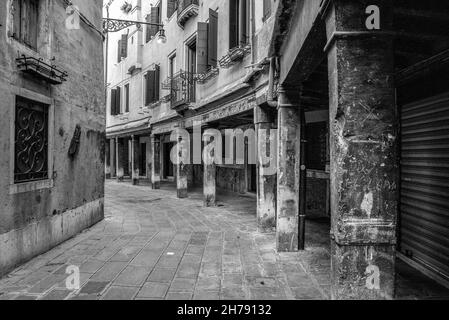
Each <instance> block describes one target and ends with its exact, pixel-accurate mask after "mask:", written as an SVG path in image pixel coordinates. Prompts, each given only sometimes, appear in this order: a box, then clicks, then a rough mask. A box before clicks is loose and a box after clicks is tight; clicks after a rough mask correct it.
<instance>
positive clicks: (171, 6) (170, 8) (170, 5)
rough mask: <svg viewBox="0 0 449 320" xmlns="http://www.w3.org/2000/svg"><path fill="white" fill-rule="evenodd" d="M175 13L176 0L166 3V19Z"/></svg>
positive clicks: (169, 0)
mask: <svg viewBox="0 0 449 320" xmlns="http://www.w3.org/2000/svg"><path fill="white" fill-rule="evenodd" d="M175 11H176V0H168V1H167V18H170V17H171V16H172V15H173V13H174V12H175Z"/></svg>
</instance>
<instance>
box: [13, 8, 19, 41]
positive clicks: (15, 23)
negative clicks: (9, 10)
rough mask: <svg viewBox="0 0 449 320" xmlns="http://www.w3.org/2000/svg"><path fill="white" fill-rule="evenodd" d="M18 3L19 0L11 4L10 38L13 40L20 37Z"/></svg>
mask: <svg viewBox="0 0 449 320" xmlns="http://www.w3.org/2000/svg"><path fill="white" fill-rule="evenodd" d="M20 3H21V0H14V2H13V8H14V11H13V19H14V21H13V31H12V36H13V37H14V38H15V39H19V37H20V20H21V16H20V11H21V10H20Z"/></svg>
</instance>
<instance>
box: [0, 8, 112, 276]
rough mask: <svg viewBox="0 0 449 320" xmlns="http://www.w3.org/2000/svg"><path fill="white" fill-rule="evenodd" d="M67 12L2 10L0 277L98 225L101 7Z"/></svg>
mask: <svg viewBox="0 0 449 320" xmlns="http://www.w3.org/2000/svg"><path fill="white" fill-rule="evenodd" d="M73 3H74V4H75V5H76V6H77V8H79V11H80V12H81V15H77V14H75V15H74V11H73V9H71V8H72V7H70V6H69V1H64V0H58V1H54V0H7V1H2V3H1V4H0V60H1V62H0V93H1V97H2V99H1V102H0V105H1V110H2V112H3V116H2V117H1V120H0V123H1V124H0V128H1V129H0V131H1V133H0V136H1V150H2V152H1V154H0V170H1V172H2V176H3V179H2V180H1V182H0V208H1V209H0V276H2V275H3V274H5V273H6V272H8V271H10V270H11V269H12V268H14V267H15V266H17V265H19V264H21V263H23V262H25V261H27V260H29V259H31V258H32V257H34V256H36V255H38V254H41V253H43V252H46V251H48V250H49V249H50V248H52V247H54V246H56V245H57V244H59V243H61V242H63V241H65V240H67V239H69V238H71V237H73V236H74V235H76V234H77V233H79V232H81V231H82V230H83V229H85V228H87V227H89V226H91V225H93V224H95V223H96V222H98V221H100V220H102V219H103V199H104V148H105V143H104V141H105V117H104V113H105V110H104V108H105V99H104V87H103V82H104V81H103V80H104V75H103V69H104V68H103V49H102V45H103V36H102V33H101V18H102V2H101V1H85V0H79V1H73ZM78 17H79V18H80V19H79V26H77V21H78V19H77V18H78ZM68 19H69V20H68ZM73 19H75V20H73ZM71 26H73V28H71ZM78 27H79V28H78ZM95 29H98V30H100V31H98V30H95Z"/></svg>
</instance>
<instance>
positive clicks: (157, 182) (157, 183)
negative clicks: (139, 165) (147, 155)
mask: <svg viewBox="0 0 449 320" xmlns="http://www.w3.org/2000/svg"><path fill="white" fill-rule="evenodd" d="M151 149H152V172H151V186H152V188H153V189H160V188H161V140H160V137H159V136H156V135H152V136H151Z"/></svg>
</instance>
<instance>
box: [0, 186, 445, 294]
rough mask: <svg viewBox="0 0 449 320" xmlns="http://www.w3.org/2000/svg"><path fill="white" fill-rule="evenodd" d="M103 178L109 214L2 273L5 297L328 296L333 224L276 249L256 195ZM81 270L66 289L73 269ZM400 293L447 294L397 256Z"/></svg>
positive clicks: (310, 227)
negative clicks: (259, 220) (259, 224)
mask: <svg viewBox="0 0 449 320" xmlns="http://www.w3.org/2000/svg"><path fill="white" fill-rule="evenodd" d="M218 200H219V202H218V206H217V207H216V208H204V207H203V205H202V195H201V192H200V190H198V191H196V192H190V194H189V199H183V200H180V199H177V198H176V192H175V189H174V187H173V185H166V184H165V185H163V186H162V189H161V190H156V191H155V190H151V189H150V188H149V187H148V186H131V184H130V183H127V182H124V183H120V184H119V183H116V182H113V181H108V182H107V183H106V199H105V203H106V205H105V220H104V221H102V222H100V223H99V224H97V225H95V226H94V227H92V228H91V229H89V230H86V231H85V232H84V233H82V234H80V235H78V236H76V237H74V238H73V239H71V240H69V241H67V242H65V243H63V244H61V245H60V246H58V247H56V248H54V249H52V250H51V251H49V252H47V253H45V254H43V255H40V256H38V257H36V258H35V259H33V260H31V261H29V262H28V263H26V264H24V265H22V266H21V267H19V268H17V269H16V270H14V271H13V272H11V273H10V274H9V275H8V276H6V277H4V278H3V279H0V300H13V299H14V300H29V299H44V300H61V299H88V300H97V299H105V300H107V299H113V300H117V299H123V300H125V299H138V300H141V299H143V300H149V299H151V300H153V299H195V300H200V299H206V300H214V299H224V300H230V299H258V300H259V299H260V300H264V299H270V300H271V299H300V300H304V299H328V298H329V289H330V287H329V284H330V279H329V275H330V256H329V221H328V219H314V220H308V221H307V225H306V229H307V230H306V248H307V249H306V250H305V251H303V252H297V253H283V254H278V253H276V252H275V237H274V234H260V233H258V232H257V230H256V218H255V217H256V212H255V205H256V203H255V202H256V199H255V197H253V196H250V195H236V194H228V195H219V197H218ZM69 266H77V267H79V269H80V272H81V277H80V278H81V288H80V290H76V291H71V290H68V289H67V288H66V279H67V277H68V274H66V270H67V267H69ZM396 288H397V290H396V291H397V297H396V298H398V299H449V290H448V289H446V288H444V287H442V286H440V285H438V284H437V283H436V282H434V281H433V280H430V279H429V278H427V277H425V276H424V275H423V274H421V273H419V272H417V271H416V270H415V269H413V268H411V267H409V266H407V265H405V264H404V263H402V262H400V261H399V260H398V263H397V287H396Z"/></svg>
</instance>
